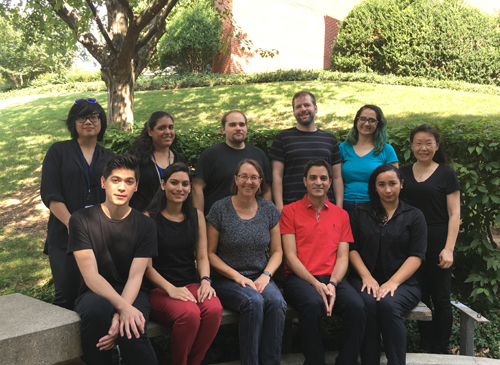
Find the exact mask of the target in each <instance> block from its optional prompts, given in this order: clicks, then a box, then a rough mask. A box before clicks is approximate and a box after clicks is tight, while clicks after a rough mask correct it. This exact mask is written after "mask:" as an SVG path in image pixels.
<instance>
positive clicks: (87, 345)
mask: <svg viewBox="0 0 500 365" xmlns="http://www.w3.org/2000/svg"><path fill="white" fill-rule="evenodd" d="M133 306H134V307H135V308H137V309H138V310H140V311H141V312H142V314H143V315H144V318H145V319H146V325H147V323H148V320H149V312H150V310H151V306H150V304H149V295H148V293H146V292H144V291H139V294H138V295H137V298H136V300H135V302H134V304H133ZM75 311H76V312H77V313H78V314H79V315H80V318H81V320H82V322H81V325H80V329H81V337H82V349H83V360H84V361H85V363H86V364H89V365H90V364H92V365H106V364H111V363H112V361H111V351H100V350H99V349H98V348H97V347H96V345H97V342H99V339H100V338H101V337H104V336H105V335H106V334H107V332H108V331H109V327H111V320H112V319H113V315H114V313H115V308H114V307H113V305H112V304H111V303H110V302H109V301H108V300H107V299H106V298H104V297H102V296H100V295H97V294H95V293H94V292H92V291H87V292H85V293H83V294H82V295H80V296H79V297H78V298H77V300H76V303H75ZM116 344H117V345H119V346H120V354H121V356H122V361H121V364H123V365H127V364H128V365H137V364H141V365H156V364H157V361H156V355H155V352H154V350H153V346H152V345H151V342H150V341H149V338H148V336H147V335H146V332H144V334H142V335H141V336H140V337H139V338H136V337H135V336H134V335H132V338H131V339H130V340H129V339H128V338H127V336H126V335H125V336H123V337H121V336H120V335H118V339H117V341H116Z"/></svg>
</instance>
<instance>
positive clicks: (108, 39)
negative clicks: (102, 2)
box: [86, 0, 133, 56]
mask: <svg viewBox="0 0 500 365" xmlns="http://www.w3.org/2000/svg"><path fill="white" fill-rule="evenodd" d="M86 2H87V4H88V5H89V7H90V10H92V14H93V15H94V20H95V22H96V23H97V26H98V27H99V31H100V32H101V34H102V35H103V37H104V40H105V41H106V44H107V45H108V47H109V48H110V50H111V53H113V55H115V56H116V55H117V54H118V51H117V50H116V48H115V46H114V45H113V42H112V41H111V38H109V34H108V32H107V31H106V28H104V26H103V25H102V22H101V18H99V14H97V9H96V8H95V5H94V3H92V1H91V0H86ZM127 5H128V3H127ZM132 16H133V14H132Z"/></svg>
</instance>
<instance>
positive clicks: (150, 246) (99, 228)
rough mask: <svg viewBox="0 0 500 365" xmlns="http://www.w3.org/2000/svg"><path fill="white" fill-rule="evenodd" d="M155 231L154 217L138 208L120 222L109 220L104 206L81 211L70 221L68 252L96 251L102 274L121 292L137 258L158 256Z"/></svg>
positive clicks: (98, 266)
mask: <svg viewBox="0 0 500 365" xmlns="http://www.w3.org/2000/svg"><path fill="white" fill-rule="evenodd" d="M155 228H156V227H155V224H154V222H153V220H152V219H151V218H149V217H147V216H145V215H144V214H142V213H140V212H138V211H137V210H135V209H132V211H131V212H130V214H129V215H128V216H126V217H125V218H124V219H121V220H114V219H110V218H108V217H107V216H106V214H104V212H103V210H102V207H101V205H96V206H93V207H90V208H86V209H81V210H79V211H77V212H76V213H74V214H73V215H72V216H71V218H70V220H69V240H68V253H71V252H74V251H80V250H92V251H94V255H95V258H96V261H97V269H98V271H99V274H100V275H101V276H103V277H104V279H106V280H107V281H108V282H109V283H110V284H111V286H112V287H113V288H115V290H117V291H120V290H123V288H124V286H125V284H126V283H127V280H128V275H129V271H130V266H131V265H132V261H133V259H134V258H135V257H154V256H156V255H157V251H158V247H157V241H156V229H155ZM82 290H83V291H84V290H88V288H86V287H83V288H82V289H81V291H82Z"/></svg>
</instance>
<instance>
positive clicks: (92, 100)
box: [75, 98, 97, 104]
mask: <svg viewBox="0 0 500 365" xmlns="http://www.w3.org/2000/svg"><path fill="white" fill-rule="evenodd" d="M81 101H88V102H89V103H97V99H94V98H88V99H76V100H75V104H78V103H79V102H81Z"/></svg>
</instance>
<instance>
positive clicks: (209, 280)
mask: <svg viewBox="0 0 500 365" xmlns="http://www.w3.org/2000/svg"><path fill="white" fill-rule="evenodd" d="M203 280H206V281H208V282H209V283H210V284H212V279H210V278H209V277H208V276H204V277H202V278H201V279H200V283H201V282H202V281H203Z"/></svg>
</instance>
